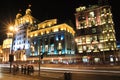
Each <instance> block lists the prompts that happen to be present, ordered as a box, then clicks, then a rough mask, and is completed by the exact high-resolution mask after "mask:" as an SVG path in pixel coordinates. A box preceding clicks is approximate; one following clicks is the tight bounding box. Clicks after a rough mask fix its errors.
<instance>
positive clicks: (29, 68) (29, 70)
mask: <svg viewBox="0 0 120 80" xmlns="http://www.w3.org/2000/svg"><path fill="white" fill-rule="evenodd" d="M19 68H20V67H19V65H13V74H16V73H18V72H19ZM20 70H21V74H27V75H32V74H33V73H34V67H33V65H26V64H25V65H21V69H20Z"/></svg>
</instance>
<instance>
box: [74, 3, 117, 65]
mask: <svg viewBox="0 0 120 80" xmlns="http://www.w3.org/2000/svg"><path fill="white" fill-rule="evenodd" d="M75 17H76V34H77V37H76V39H75V40H76V43H77V50H78V54H79V55H80V59H81V62H85V63H93V62H94V63H103V62H106V63H107V62H108V63H109V62H114V61H118V58H117V55H116V50H117V48H116V37H115V29H114V23H113V19H112V13H111V7H110V6H109V5H101V6H99V5H93V6H89V7H85V6H81V7H78V8H76V13H75Z"/></svg>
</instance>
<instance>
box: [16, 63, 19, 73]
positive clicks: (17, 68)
mask: <svg viewBox="0 0 120 80" xmlns="http://www.w3.org/2000/svg"><path fill="white" fill-rule="evenodd" d="M16 72H17V73H18V72H19V65H18V64H17V65H16Z"/></svg>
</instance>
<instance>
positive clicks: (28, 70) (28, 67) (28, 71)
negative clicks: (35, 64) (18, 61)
mask: <svg viewBox="0 0 120 80" xmlns="http://www.w3.org/2000/svg"><path fill="white" fill-rule="evenodd" d="M27 74H28V75H29V74H30V65H28V66H27Z"/></svg>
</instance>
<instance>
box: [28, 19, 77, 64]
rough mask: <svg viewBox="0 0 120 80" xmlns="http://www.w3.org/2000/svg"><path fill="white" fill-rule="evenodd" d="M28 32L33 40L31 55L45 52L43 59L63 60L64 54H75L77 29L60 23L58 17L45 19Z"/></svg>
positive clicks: (50, 60)
mask: <svg viewBox="0 0 120 80" xmlns="http://www.w3.org/2000/svg"><path fill="white" fill-rule="evenodd" d="M28 33H29V34H28V36H29V39H30V40H31V41H30V42H31V53H30V55H31V56H39V54H40V55H42V54H44V55H45V56H44V57H46V58H43V60H42V61H45V59H47V58H49V60H48V62H56V63H57V62H63V61H64V59H63V56H66V55H74V54H75V49H74V35H75V31H74V30H73V29H72V27H71V26H69V25H68V24H66V23H61V24H58V23H57V19H51V20H45V21H43V22H41V23H39V24H38V26H37V27H34V26H33V27H30V28H29V32H28ZM71 57H72V56H71ZM37 58H38V57H37ZM55 58H56V59H57V61H56V60H55ZM69 59H70V57H69ZM69 59H68V60H69ZM46 61H47V60H46Z"/></svg>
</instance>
